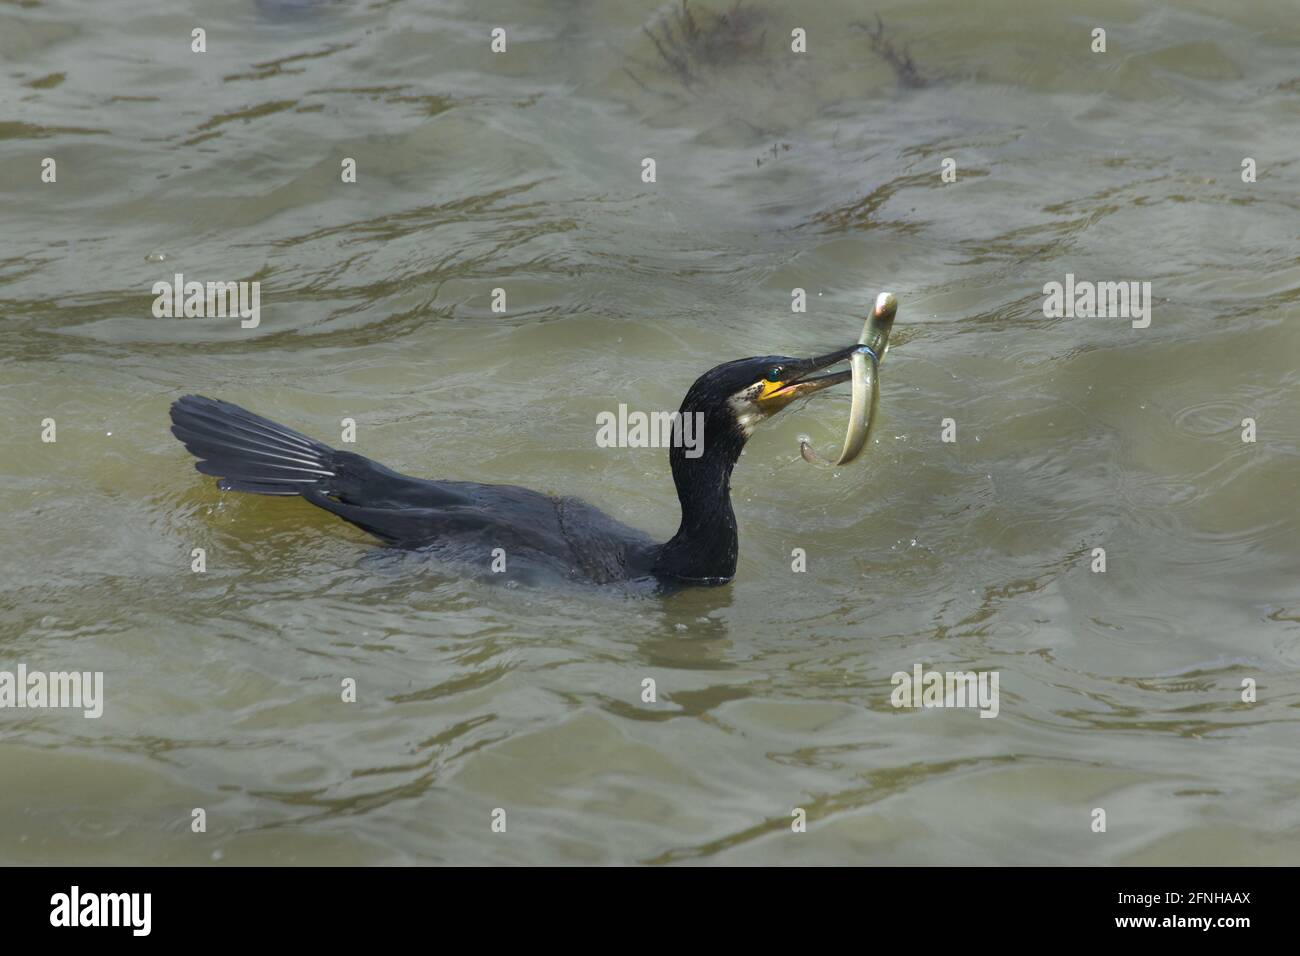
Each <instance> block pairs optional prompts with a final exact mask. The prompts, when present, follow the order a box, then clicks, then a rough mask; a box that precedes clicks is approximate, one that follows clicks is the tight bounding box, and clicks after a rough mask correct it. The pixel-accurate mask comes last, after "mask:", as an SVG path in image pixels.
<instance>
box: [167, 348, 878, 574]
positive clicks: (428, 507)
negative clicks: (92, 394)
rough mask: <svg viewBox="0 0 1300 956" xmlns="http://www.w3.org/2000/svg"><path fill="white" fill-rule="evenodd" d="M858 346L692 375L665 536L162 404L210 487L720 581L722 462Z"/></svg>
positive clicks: (602, 569) (840, 376)
mask: <svg viewBox="0 0 1300 956" xmlns="http://www.w3.org/2000/svg"><path fill="white" fill-rule="evenodd" d="M857 348H859V346H856V345H853V346H849V347H848V348H845V349H841V350H840V351H838V352H832V353H830V354H829V355H823V356H819V357H817V358H812V359H796V358H787V357H785V356H781V355H767V356H761V357H757V358H747V359H738V360H736V361H734V362H727V363H725V364H723V365H719V366H717V367H716V368H712V369H710V370H709V371H707V372H705V373H704V374H703V375H701V376H700V377H699V378H698V379H696V381H695V384H694V385H692V386H691V388H690V390H689V391H688V392H687V393H686V397H685V398H684V399H683V400H682V406H681V415H682V416H686V415H694V414H695V413H701V414H702V415H703V419H702V421H703V426H704V430H703V435H702V437H703V446H702V450H701V451H700V453H699V454H698V455H697V456H696V457H691V456H690V455H688V454H687V449H686V448H685V447H682V445H681V443H674V445H673V446H672V447H671V448H670V450H669V454H668V459H669V462H670V464H671V466H672V472H673V482H674V483H675V484H676V486H677V497H678V500H679V501H680V502H681V508H682V520H681V525H680V526H679V527H678V529H677V533H676V534H675V535H673V537H672V538H671V539H670V540H669V541H667V542H664V543H657V542H655V541H654V540H652V539H651V538H650V537H649V536H648V535H646V534H645V533H643V532H641V531H638V530H636V529H635V528H630V527H628V526H627V525H625V524H623V523H621V522H619V521H616V520H615V519H613V518H611V517H610V516H609V515H607V514H605V513H604V512H603V511H600V510H599V509H597V508H593V507H592V506H591V505H589V504H586V503H585V502H583V501H581V500H580V499H578V498H571V497H553V496H551V495H546V494H542V493H541V492H537V491H531V490H529V489H527V488H521V487H519V486H517V485H486V484H479V483H477V482H472V481H429V480H426V479H423V478H411V477H408V476H407V475H400V474H398V473H397V472H395V471H390V470H389V469H387V468H385V467H384V466H383V465H380V464H379V463H377V462H374V461H371V460H370V459H369V458H365V457H363V456H362V455H358V454H354V453H353V452H347V451H338V450H336V449H333V448H330V447H329V446H328V445H326V444H324V443H322V442H319V441H316V440H315V439H313V438H308V437H307V436H306V435H303V434H301V433H300V432H296V431H294V430H293V429H291V428H286V427H285V426H283V425H279V424H276V423H275V422H272V421H270V420H269V419H266V418H262V417H261V416H260V415H254V414H253V413H252V412H249V411H247V410H245V409H243V408H240V407H239V406H238V405H232V404H230V403H229V402H223V401H218V400H216V399H211V398H203V397H202V396H199V395H186V396H184V397H183V398H180V399H178V400H177V401H175V402H174V403H172V406H171V419H172V434H174V435H175V436H176V437H177V438H179V439H180V440H181V442H183V443H184V445H185V447H186V448H187V449H188V450H189V451H190V452H191V453H193V454H194V455H195V456H196V457H197V458H198V459H199V461H198V462H197V463H196V464H195V467H196V468H197V469H198V470H199V471H200V472H202V473H203V474H205V475H213V476H215V477H217V478H219V479H221V480H220V481H219V482H218V483H217V486H218V487H219V488H221V489H223V490H226V491H247V492H252V493H254V494H261V495H300V496H301V497H303V498H306V499H307V500H308V501H310V502H311V503H312V504H314V505H316V506H317V507H318V508H324V509H325V510H326V511H330V512H333V513H334V514H336V515H338V516H339V517H340V518H343V519H344V520H345V521H349V522H351V523H352V524H354V525H356V526H357V527H359V528H363V529H365V530H366V531H368V532H370V533H371V534H372V535H374V536H376V537H377V538H379V539H381V540H382V541H384V542H385V543H386V544H388V545H390V546H393V547H398V548H408V549H414V548H420V549H428V550H430V551H433V552H435V553H437V554H438V555H439V556H442V557H447V558H451V559H459V560H465V559H468V560H470V561H473V562H474V563H476V564H482V563H486V562H488V561H489V560H490V555H491V554H492V552H493V550H494V549H497V548H501V549H504V551H505V553H506V554H507V555H508V556H510V557H511V558H519V557H522V558H525V559H526V560H528V561H532V562H536V561H538V560H540V561H542V562H544V563H545V564H547V565H548V566H550V567H552V568H554V569H556V570H559V571H561V572H562V573H563V574H565V575H566V576H568V577H570V578H573V579H577V580H583V581H589V582H595V583H600V584H605V583H609V582H614V581H634V580H638V579H650V580H652V581H654V582H656V583H658V584H661V585H668V586H675V585H681V584H723V583H725V582H727V581H729V580H731V578H732V576H733V575H734V574H735V573H736V553H737V538H736V516H735V514H734V512H733V511H732V510H731V470H732V468H733V467H734V466H735V464H736V459H737V458H738V457H739V456H740V451H741V449H742V448H743V447H744V445H745V442H746V441H747V440H748V439H749V436H750V435H751V434H752V433H753V430H754V428H755V426H756V425H758V423H759V422H760V421H762V420H763V419H765V418H767V417H769V416H770V415H773V414H775V413H776V412H778V411H780V410H781V409H782V408H785V407H786V406H787V405H789V404H790V403H791V402H792V401H794V400H795V399H797V398H801V397H803V396H806V395H810V394H812V393H813V392H818V391H821V390H822V389H824V388H826V387H827V386H830V385H835V384H837V383H839V382H846V381H848V380H849V378H850V374H851V373H850V372H848V371H841V372H832V373H830V374H827V375H816V374H815V373H817V372H821V371H824V370H826V369H829V368H831V367H832V366H834V365H837V364H839V363H841V362H845V361H847V360H848V358H849V357H850V356H851V355H852V354H853V352H854V350H855V349H857ZM700 420H701V419H692V421H700Z"/></svg>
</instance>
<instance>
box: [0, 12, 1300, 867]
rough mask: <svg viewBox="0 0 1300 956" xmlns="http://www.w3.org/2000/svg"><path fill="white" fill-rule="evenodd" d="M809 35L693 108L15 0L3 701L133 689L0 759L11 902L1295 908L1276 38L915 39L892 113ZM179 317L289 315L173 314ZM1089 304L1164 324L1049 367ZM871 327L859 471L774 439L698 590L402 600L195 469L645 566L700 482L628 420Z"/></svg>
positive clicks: (991, 17) (458, 61)
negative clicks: (238, 439) (605, 415)
mask: <svg viewBox="0 0 1300 956" xmlns="http://www.w3.org/2000/svg"><path fill="white" fill-rule="evenodd" d="M808 7H809V8H808V9H805V8H804V5H798V6H795V5H789V6H782V5H780V4H778V3H772V2H760V0H755V2H754V3H752V4H745V5H744V6H743V7H742V8H741V10H740V11H739V12H738V13H737V15H736V16H735V17H733V19H732V20H731V21H729V27H728V29H727V30H723V31H718V32H716V33H711V34H709V36H710V37H712V38H713V39H712V40H709V41H708V42H707V43H705V45H704V46H702V47H692V48H691V50H692V51H694V53H695V54H698V55H696V56H695V57H694V58H691V57H690V56H688V57H687V59H686V60H685V61H684V62H685V64H686V72H685V73H683V71H682V69H680V68H678V67H674V66H671V65H670V64H669V62H668V60H667V59H665V58H664V57H663V56H662V55H661V54H660V52H659V51H658V50H657V49H656V46H655V42H654V39H657V40H658V41H659V45H660V46H664V47H665V52H666V53H667V54H669V58H672V57H673V56H675V55H676V54H675V53H674V48H673V46H672V42H671V40H670V39H665V33H664V30H665V27H664V26H663V21H662V20H661V19H660V18H661V17H662V15H663V14H664V13H665V12H668V11H671V10H672V9H673V7H672V5H671V4H669V5H663V4H653V3H639V2H615V3H606V2H600V3H597V2H595V0H590V2H588V0H567V2H562V0H550V2H533V3H522V2H519V0H500V2H482V3H474V4H469V3H463V4H432V3H419V2H414V0H392V2H365V0H358V2H341V3H328V4H318V5H310V4H287V3H278V4H277V3H252V2H229V3H226V2H216V0H205V2H181V3H179V4H167V5H164V6H163V7H162V8H160V6H159V5H158V4H156V3H150V2H145V0H112V2H105V0H94V2H92V0H81V2H72V3H61V4H51V3H38V2H18V3H14V2H4V3H0V63H2V64H3V80H2V81H0V83H2V85H0V203H2V204H3V207H2V208H3V214H2V220H0V221H3V230H2V231H0V330H2V331H3V335H2V336H0V423H3V425H2V426H0V462H3V464H2V465H0V509H2V510H3V514H4V524H3V526H4V531H3V547H2V548H0V671H3V670H10V671H12V670H14V669H15V668H16V667H17V665H18V664H19V663H23V664H25V665H26V666H27V667H28V668H29V669H40V670H68V669H75V670H79V671H102V672H103V673H104V686H105V698H106V699H105V707H104V715H103V717H102V718H100V719H98V720H93V719H85V718H83V717H82V716H80V714H79V713H71V712H68V711H59V710H43V711H42V710H27V709H23V710H18V709H0V862H4V863H163V862H165V863H180V864H207V863H211V862H213V861H217V862H220V863H224V864H274V863H361V864H375V863H432V862H455V863H602V864H603V863H635V862H653V863H671V862H702V863H731V864H752V863H884V864H908V863H938V862H955V863H961V864H989V863H995V864H1005V863H1072V864H1120V863H1130V864H1132V863H1140V864H1147V863H1172V864H1205V863H1230V864H1249V863H1295V862H1297V860H1298V859H1300V800H1298V799H1297V797H1300V746H1297V739H1298V738H1297V724H1300V709H1298V708H1300V580H1298V578H1297V568H1298V566H1300V544H1298V543H1297V542H1300V520H1298V519H1297V513H1296V506H1295V503H1296V492H1297V488H1298V487H1300V482H1298V481H1297V466H1298V464H1300V426H1298V425H1297V414H1296V412H1297V409H1298V408H1300V381H1298V376H1297V372H1296V358H1297V355H1298V354H1300V330H1298V327H1297V324H1296V319H1297V307H1296V304H1297V290H1298V289H1300V263H1298V260H1297V242H1296V239H1297V223H1298V222H1300V217H1298V216H1297V211H1298V207H1300V202H1298V201H1297V195H1298V193H1297V188H1296V183H1297V172H1298V166H1297V160H1296V157H1297V155H1300V134H1298V132H1297V130H1298V129H1300V126H1298V124H1297V119H1298V118H1300V110H1298V109H1297V97H1298V96H1300V60H1298V59H1297V55H1296V54H1297V47H1298V46H1300V26H1298V24H1300V20H1297V18H1296V16H1295V7H1294V5H1293V4H1290V3H1285V2H1269V3H1245V4H1237V5H1229V6H1225V5H1223V4H1222V3H1217V2H1209V0H1198V2H1177V3H1139V2H1118V0H1115V2H1100V3H1095V4H1090V5H1089V9H1087V10H1083V9H1081V8H1080V5H1079V4H1077V3H1067V2H1034V3H1030V2H1015V3H1012V2H991V3H980V4H969V3H962V2H956V0H935V2H918V3H900V2H894V3H885V4H883V5H880V6H879V7H878V10H879V12H880V14H881V16H882V18H883V22H884V25H885V31H886V32H885V37H886V38H887V39H888V40H890V41H891V42H893V43H894V44H895V49H896V50H901V49H902V47H903V46H904V45H906V46H908V47H909V48H910V53H911V56H912V58H913V62H914V65H915V69H914V71H911V72H909V71H903V73H904V75H903V76H902V79H903V80H904V81H906V82H900V74H899V72H898V71H896V70H895V69H894V68H892V67H891V66H890V64H889V63H888V62H887V61H886V59H885V58H882V56H880V55H879V52H878V51H873V49H872V42H871V36H870V34H869V33H868V32H866V31H865V30H863V29H861V28H859V27H857V26H854V25H853V24H854V22H855V21H858V20H863V19H865V18H866V17H867V16H868V14H865V13H864V12H863V9H862V7H861V5H859V4H856V3H850V2H848V0H834V2H820V3H817V4H816V5H808ZM704 9H705V8H703V7H701V8H700V9H699V21H700V22H702V23H705V24H706V25H707V24H708V22H709V20H708V18H707V17H706V16H705V14H704V12H703V10H704ZM719 9H721V7H719ZM160 10H161V12H160ZM873 12H874V11H873ZM497 26H501V27H504V28H505V29H506V31H507V38H508V40H507V42H508V46H507V52H506V53H504V54H493V53H492V52H491V51H490V49H489V33H490V30H491V29H492V28H493V27H497ZM1097 26H1101V27H1104V28H1105V29H1106V30H1107V51H1106V52H1105V53H1093V52H1092V51H1091V49H1090V45H1091V42H1092V41H1091V31H1092V29H1093V28H1094V27H1097ZM195 27H202V28H204V29H205V30H206V34H207V52H206V53H203V54H196V53H193V52H192V51H191V48H190V47H191V30H193V29H194V28H195ZM643 27H648V28H650V33H649V34H647V32H645V31H644V30H643V29H642V28H643ZM795 27H799V28H802V29H804V30H806V31H807V37H808V52H807V53H805V54H794V53H792V52H790V49H789V47H790V40H789V37H790V31H791V30H792V29H793V28H795ZM652 36H653V38H654V39H652ZM702 42H703V41H702ZM701 51H703V52H701ZM913 80H915V81H916V82H912V81H913ZM46 157H49V158H53V159H55V160H56V163H57V180H56V182H54V183H43V182H42V181H41V169H42V160H43V159H45V158H46ZM646 157H651V158H654V159H655V161H656V168H657V177H656V178H657V181H656V182H655V183H653V184H648V183H645V182H643V181H642V178H641V171H642V160H643V159H644V158H646ZM1246 157H1250V158H1252V159H1254V160H1255V162H1256V165H1257V181H1255V182H1253V183H1246V182H1243V180H1242V166H1241V164H1242V160H1243V159H1244V158H1246ZM344 158H352V159H355V161H356V166H357V181H356V182H355V183H346V184H345V183H343V182H342V181H341V175H340V169H341V163H342V161H343V159H344ZM944 158H952V159H954V160H955V161H956V174H957V177H956V181H955V182H944V181H943V179H942V177H941V175H940V173H941V163H942V161H943V159H944ZM176 272H181V273H183V274H184V275H185V276H186V278H189V279H197V280H200V281H236V280H257V281H260V283H261V321H260V325H258V327H257V328H255V329H242V328H240V324H239V322H238V320H231V319H228V318H226V319H221V318H189V319H186V318H155V317H154V316H153V314H152V312H151V305H152V302H153V298H154V296H153V294H152V292H151V286H152V285H153V283H154V282H156V281H159V280H170V278H171V276H172V275H173V274H175V273H176ZM1067 274H1070V275H1073V276H1075V277H1076V278H1077V279H1080V280H1088V281H1093V282H1107V281H1125V282H1130V281H1133V282H1150V283H1151V287H1152V297H1153V299H1154V302H1153V305H1152V309H1151V315H1150V318H1151V322H1150V325H1149V327H1147V328H1133V327H1132V324H1131V322H1130V321H1129V320H1128V319H1126V318H1047V317H1045V315H1044V309H1043V301H1044V295H1043V286H1044V284H1045V283H1048V282H1053V281H1056V282H1064V281H1065V277H1066V275H1067ZM498 287H500V288H504V289H506V291H507V310H506V312H505V313H504V314H502V313H496V312H493V310H492V289H494V288H498ZM796 287H799V288H803V289H805V290H806V291H807V298H808V308H807V311H806V312H804V313H793V312H792V311H791V307H790V303H791V290H792V289H793V288H796ZM882 289H889V290H892V291H893V292H895V293H896V294H897V295H898V297H899V302H900V310H899V318H898V322H897V324H896V326H895V329H894V333H893V339H892V343H893V344H892V346H891V350H890V354H889V360H888V362H886V363H884V365H883V366H882V389H883V391H882V397H881V404H880V415H881V419H880V421H879V423H878V424H877V426H876V429H875V432H874V435H873V442H872V444H871V446H870V447H868V448H867V450H866V451H865V452H864V454H863V456H862V457H861V458H860V459H858V460H857V461H856V462H854V463H853V464H851V465H848V466H845V467H843V468H841V469H838V470H820V469H817V468H814V467H812V466H810V465H808V464H806V463H805V462H803V461H802V460H800V458H799V453H798V442H797V436H798V435H799V434H801V433H805V432H806V433H808V434H810V435H811V436H812V439H813V442H814V444H815V445H816V447H817V448H818V449H819V450H821V451H823V452H824V453H828V454H829V453H833V451H834V449H835V448H836V447H838V445H839V442H840V440H841V438H842V435H843V428H844V422H845V420H846V417H847V414H848V403H849V395H848V389H847V388H841V389H838V390H837V391H836V393H835V394H834V395H828V394H823V395H822V396H820V397H819V398H817V399H815V400H813V401H811V402H809V403H807V404H802V405H797V406H795V407H793V408H792V409H790V410H788V411H786V412H783V413H782V414H781V415H780V416H779V417H778V418H776V419H774V420H773V421H771V422H770V423H767V424H765V425H764V426H762V427H761V428H760V429H759V430H758V432H757V433H756V434H755V436H754V438H753V439H752V440H751V441H750V443H749V446H748V448H747V450H746V453H745V455H744V457H743V458H742V459H741V461H740V463H739V465H738V467H737V469H736V472H735V475H734V478H733V501H734V505H735V510H736V513H737V516H738V520H739V523H740V534H741V546H740V564H739V570H738V573H737V576H736V579H735V581H734V583H733V584H731V585H728V586H725V587H722V588H718V589H708V590H695V591H689V592H686V593H682V594H679V595H675V596H672V597H667V598H645V597H634V596H629V595H627V594H624V593H621V592H618V591H604V592H602V591H598V590H582V589H560V588H550V589H543V590H536V589H527V588H508V587H500V586H493V585H491V584H489V583H484V582H482V581H476V580H472V579H467V578H464V577H462V576H461V575H459V574H458V573H453V572H451V571H449V570H447V569H445V568H439V567H438V566H436V565H430V564H428V563H427V562H419V561H392V560H380V561H376V560H374V559H373V558H368V557H367V555H368V554H369V553H370V552H371V550H372V547H373V545H372V543H371V542H370V540H369V539H368V538H367V537H366V536H365V535H364V534H362V533H361V532H359V531H357V530H356V529H353V528H350V527H348V526H346V525H344V524H342V523H341V522H339V521H338V520H337V519H334V518H332V517H330V516H329V515H326V514H324V513H322V512H320V511H317V510H315V509H313V508H312V507H310V506H309V505H307V504H306V503H305V502H302V501H297V500H282V499H271V498H259V497H252V496H242V495H230V494H227V495H223V494H221V493H219V492H218V491H217V490H216V489H215V487H214V483H213V481H212V480H211V479H208V478H204V477H203V476H200V475H198V474H197V473H196V472H195V471H194V470H193V466H192V459H191V458H190V456H189V455H187V454H186V453H185V451H184V449H182V448H181V446H180V445H179V444H178V443H177V442H176V441H175V440H174V439H173V438H172V437H171V435H170V434H169V433H168V430H167V424H168V423H167V406H168V404H169V403H170V402H171V401H172V400H173V399H175V398H176V397H178V396H179V395H181V394H184V393H185V392H199V393H201V394H206V395H211V396H214V397H221V398H227V399H231V400H235V401H238V402H239V403H241V404H243V405H246V406H248V407H249V408H252V409H254V410H256V411H258V412H260V413H262V414H264V415H267V416H269V417H271V418H274V419H276V420H279V421H283V422H285V423H286V424H289V425H291V426H293V427H296V428H299V429H301V430H303V431H305V432H308V433H309V434H313V435H316V436H318V437H320V438H323V439H325V440H327V441H332V442H334V443H335V444H338V443H339V442H338V438H339V431H340V421H341V420H342V419H343V418H346V417H351V418H354V419H355V420H356V422H357V423H358V432H357V443H356V445H355V446H348V447H349V448H351V449H352V450H356V451H359V452H361V453H363V454H366V455H369V456H371V457H374V458H376V459H378V460H379V461H382V462H383V463H385V464H386V465H389V466H390V467H393V468H396V469H398V470H401V471H405V472H409V473H413V474H418V475H422V476H428V477H445V478H454V479H473V480H482V481H499V482H508V483H519V484H524V485H527V486H530V487H534V488H537V489H539V490H543V491H547V492H554V493H564V494H573V495H578V496H580V497H582V498H584V499H587V500H589V501H591V502H593V503H595V504H597V505H598V506H600V507H602V508H604V509H606V510H607V511H609V512H610V513H612V514H614V515H616V516H617V517H619V518H620V519H622V520H624V521H627V522H628V523H630V524H633V525H636V526H639V527H642V528H645V529H646V530H648V531H651V532H653V533H655V534H656V535H658V536H660V537H664V538H666V537H668V536H669V535H671V534H672V532H673V530H674V529H675V527H676V520H677V511H676V499H675V496H674V493H673V488H672V483H671V481H670V479H669V475H668V468H667V461H666V457H665V454H664V452H663V451H662V450H659V449H653V448H624V449H609V448H601V447H597V445H596V442H595V433H596V416H597V414H598V413H600V412H601V411H605V410H615V409H617V407H618V405H619V404H620V403H626V404H628V405H629V406H630V407H632V408H635V409H644V410H667V409H673V408H676V407H677V405H678V403H679V401H680V398H681V396H682V394H683V393H684V391H685V389H686V388H687V387H688V386H689V384H690V383H691V381H692V380H693V379H694V378H695V377H696V376H697V375H699V374H700V373H701V372H703V371H704V370H705V369H707V368H709V367H710V366H712V365H714V364H717V363H719V362H722V361H725V360H729V359H732V358H738V357H742V356H746V355H760V354H765V353H782V354H789V355H796V356H805V355H812V354H818V353H821V352H825V351H827V350H829V349H830V348H834V347H838V346H842V345H847V344H850V343H851V342H853V341H855V340H856V338H857V335H858V334H859V332H860V330H861V327H862V317H863V315H864V314H865V312H866V310H867V309H868V308H869V307H870V304H871V302H872V301H874V298H875V295H876V293H877V292H879V291H880V290H882ZM47 418H52V419H54V420H55V422H56V424H57V441H56V442H54V443H46V442H42V441H41V431H42V424H41V423H42V421H43V420H44V419H47ZM1246 418H1249V419H1252V420H1253V421H1254V422H1255V427H1256V432H1257V434H1256V440H1255V441H1254V442H1245V441H1243V440H1242V430H1243V425H1242V420H1243V419H1246ZM945 419H951V421H952V424H953V427H954V428H955V438H956V440H955V441H953V442H945V441H943V440H942V438H943V434H942V432H943V422H944V420H945ZM194 548H203V549H205V551H206V555H207V570H206V572H205V573H203V574H195V573H192V572H191V570H190V561H191V557H190V555H191V551H192V549H194ZM1096 548H1104V549H1105V554H1106V571H1105V573H1094V572H1093V570H1092V569H1091V566H1092V564H1093V561H1094V557H1093V554H1094V549H1096ZM794 549H803V550H804V552H806V555H807V570H806V571H805V572H803V573H796V572H793V571H792V569H791V563H792V557H791V555H792V551H794ZM918 663H919V664H921V665H922V666H923V667H925V668H932V669H937V670H968V669H978V670H982V671H996V672H997V673H998V674H999V675H1000V695H1001V696H1000V708H999V713H998V716H997V718H996V719H980V718H979V717H978V715H977V713H976V712H974V711H972V710H956V709H930V710H919V711H918V710H907V709H902V710H900V709H896V708H894V707H893V706H891V704H890V692H891V690H892V689H893V687H892V684H891V675H892V674H894V673H895V672H896V671H908V672H910V671H911V670H912V668H913V667H914V666H915V665H916V664H918ZM345 678H351V679H353V680H355V681H356V685H357V689H358V690H357V693H358V700H357V702H356V703H344V702H342V700H341V699H340V698H341V691H340V687H341V682H342V681H343V680H344V679H345ZM647 678H651V679H653V680H654V681H655V682H656V687H657V701H656V702H655V703H646V702H643V700H642V682H643V681H644V680H646V679H647ZM1248 678H1249V679H1253V680H1254V681H1255V682H1256V684H1257V699H1256V701H1255V702H1254V703H1246V702H1243V701H1242V682H1243V680H1246V679H1248ZM194 808H203V809H204V810H205V811H206V815H207V830H206V832H205V833H194V832H192V829H191V814H192V811H193V809H194ZM497 808H500V809H503V810H504V811H505V812H506V819H507V827H506V832H505V833H496V832H493V830H492V814H493V811H494V810H495V809H497ZM794 808H803V809H804V810H805V811H806V814H807V820H808V825H807V832H805V833H797V834H796V833H794V832H792V830H791V820H792V811H793V809H794ZM1096 808H1101V809H1104V810H1105V811H1106V820H1107V828H1106V832H1104V833H1098V832H1093V827H1092V824H1093V819H1094V817H1093V810H1094V809H1096Z"/></svg>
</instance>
